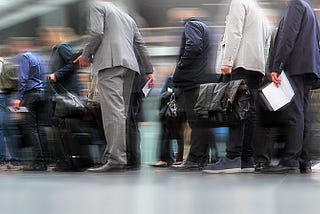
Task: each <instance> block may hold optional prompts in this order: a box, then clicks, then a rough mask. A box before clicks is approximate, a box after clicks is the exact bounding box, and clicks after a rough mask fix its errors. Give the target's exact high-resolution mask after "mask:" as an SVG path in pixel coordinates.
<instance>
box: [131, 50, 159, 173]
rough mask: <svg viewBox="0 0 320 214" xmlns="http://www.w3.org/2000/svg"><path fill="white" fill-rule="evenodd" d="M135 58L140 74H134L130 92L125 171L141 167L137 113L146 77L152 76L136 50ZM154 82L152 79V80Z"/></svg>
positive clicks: (151, 68)
mask: <svg viewBox="0 0 320 214" xmlns="http://www.w3.org/2000/svg"><path fill="white" fill-rule="evenodd" d="M134 51H135V54H136V58H137V61H138V65H139V69H140V74H139V73H136V74H135V78H134V81H133V87H132V91H131V98H130V105H129V112H128V117H127V122H126V123H127V140H126V141H127V142H126V143H127V169H139V168H140V166H141V151H140V143H141V136H140V131H139V126H138V125H139V124H138V120H139V113H140V110H141V107H142V102H143V98H144V96H145V95H144V93H143V91H142V89H143V87H144V86H145V85H146V83H147V81H146V80H147V78H146V76H147V75H152V73H153V67H152V65H151V64H149V65H148V69H150V70H146V69H145V68H144V67H143V65H144V64H143V63H142V58H141V56H140V55H139V52H138V49H137V48H136V47H135V48H134ZM153 80H154V78H153Z"/></svg>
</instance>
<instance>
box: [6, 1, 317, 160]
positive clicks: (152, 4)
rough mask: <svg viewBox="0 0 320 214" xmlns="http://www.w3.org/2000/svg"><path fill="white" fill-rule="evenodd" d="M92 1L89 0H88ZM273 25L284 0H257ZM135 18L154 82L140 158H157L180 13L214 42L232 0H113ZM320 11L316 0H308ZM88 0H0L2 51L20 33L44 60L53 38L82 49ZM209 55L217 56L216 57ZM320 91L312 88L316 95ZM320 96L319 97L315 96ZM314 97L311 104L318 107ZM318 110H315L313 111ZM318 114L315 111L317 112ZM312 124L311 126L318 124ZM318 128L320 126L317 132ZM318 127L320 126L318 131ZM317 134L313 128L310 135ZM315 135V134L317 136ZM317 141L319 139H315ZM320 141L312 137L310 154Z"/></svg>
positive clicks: (223, 132)
mask: <svg viewBox="0 0 320 214" xmlns="http://www.w3.org/2000/svg"><path fill="white" fill-rule="evenodd" d="M89 1H90V0H89ZM257 1H258V3H259V5H260V6H261V8H262V12H263V13H265V14H266V15H267V17H268V19H269V22H270V26H273V27H276V26H277V25H278V23H279V20H280V18H281V16H282V14H283V10H284V9H285V4H284V2H285V1H283V0H257ZM115 2H116V3H117V4H119V5H120V6H121V7H122V8H123V9H124V10H126V11H127V12H128V13H129V14H130V15H131V16H132V17H133V18H134V19H135V20H136V22H137V23H138V25H139V27H140V30H141V32H142V34H143V36H144V39H145V42H146V45H147V48H148V50H149V53H150V57H151V60H152V63H153V65H154V69H155V77H156V79H157V82H156V86H155V87H154V89H153V90H152V91H151V93H150V94H149V96H148V97H147V98H146V99H145V101H144V105H143V109H142V116H141V123H140V127H141V134H142V158H143V160H142V161H143V162H153V161H155V160H156V156H157V155H156V153H157V149H156V148H157V145H158V141H159V121H158V101H159V93H160V90H161V88H162V85H163V83H164V80H165V79H166V77H167V76H168V75H171V74H172V73H173V71H174V69H175V63H176V57H177V54H178V50H179V45H180V39H181V30H182V27H183V26H182V22H181V20H182V19H183V18H187V17H202V18H204V19H205V20H206V23H207V24H208V25H209V26H210V29H211V30H212V32H213V34H212V41H213V46H214V47H215V46H216V44H217V43H218V42H219V40H220V38H221V35H222V34H223V32H224V25H225V18H226V15H227V12H228V6H229V3H230V0H160V1H155V0H118V1H115ZM309 2H310V3H311V5H312V6H313V8H314V10H315V12H316V13H317V14H318V17H319V16H320V1H319V0H310V1H309ZM87 4H88V0H54V1H53V0H14V1H13V0H0V55H1V56H10V54H11V53H10V51H9V49H10V48H8V45H10V44H12V43H11V42H19V38H23V40H24V41H25V40H26V39H28V40H30V47H31V49H32V50H34V51H37V52H38V53H40V55H41V56H42V58H43V60H44V61H45V62H46V61H47V60H48V57H49V53H50V52H51V48H52V46H53V45H54V44H57V42H61V41H67V42H69V43H71V44H72V45H73V46H74V47H75V49H81V48H82V47H83V45H84V44H85V42H86V34H87V31H86V22H87ZM212 60H215V59H214V58H213V59H212ZM89 72H90V71H89V69H84V70H81V71H80V73H79V76H80V77H81V83H82V93H83V94H84V95H86V93H87V88H88V83H89ZM318 97H320V96H319V95H318V93H317V92H315V95H314V99H316V100H317V99H319V98H318ZM319 100H320V99H319ZM317 103H319V102H315V104H314V105H315V109H319V108H318V106H317ZM316 113H317V112H316ZM317 118H318V117H317ZM317 127H318V125H316V127H315V130H318V128H317ZM214 131H215V133H216V136H217V143H218V148H219V152H220V155H223V153H224V143H225V139H226V136H227V129H226V128H219V129H215V130H214ZM315 133H318V132H315ZM319 133H320V132H319ZM314 136H315V137H316V138H317V134H315V135H314ZM317 139H318V138H317ZM315 142H318V140H316V141H315ZM319 148H320V147H319V146H317V144H316V143H315V145H314V154H313V155H314V157H319V156H320V155H319V154H320V151H319V150H320V149H319Z"/></svg>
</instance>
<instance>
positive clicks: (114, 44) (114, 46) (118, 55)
mask: <svg viewBox="0 0 320 214" xmlns="http://www.w3.org/2000/svg"><path fill="white" fill-rule="evenodd" d="M89 17H90V25H89V27H90V35H91V37H90V39H89V43H88V45H87V46H86V47H85V48H84V51H83V57H84V59H86V60H88V61H92V63H93V71H94V72H98V71H101V70H103V69H106V68H113V67H117V66H122V67H125V68H128V69H130V70H133V71H136V72H138V73H139V65H138V62H137V59H136V56H135V53H134V46H135V47H136V48H137V50H138V52H139V55H140V56H141V61H142V63H143V66H144V67H145V68H146V70H147V73H152V72H153V70H152V66H151V63H150V60H149V57H148V53H147V49H146V48H145V46H144V41H143V39H142V36H141V34H140V32H139V30H138V27H137V25H136V23H135V21H134V20H133V19H132V18H131V17H130V16H129V15H128V14H126V13H124V12H123V11H121V10H120V9H119V8H118V7H116V6H115V5H114V4H113V3H111V2H103V1H93V2H92V3H91V4H90V14H89Z"/></svg>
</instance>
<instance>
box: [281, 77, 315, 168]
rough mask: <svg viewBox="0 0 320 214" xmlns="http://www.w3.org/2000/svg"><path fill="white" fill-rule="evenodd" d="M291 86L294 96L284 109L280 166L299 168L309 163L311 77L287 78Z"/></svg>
mask: <svg viewBox="0 0 320 214" xmlns="http://www.w3.org/2000/svg"><path fill="white" fill-rule="evenodd" d="M288 78H289V80H290V82H291V84H292V85H293V88H294V92H295V95H294V97H293V99H292V101H291V103H290V104H289V105H288V106H287V107H285V109H284V111H285V113H286V117H287V121H288V122H287V124H286V128H285V147H284V151H283V153H282V155H281V157H280V164H283V165H286V166H299V163H300V164H308V162H309V161H310V148H309V146H310V131H311V125H312V123H311V115H310V114H311V111H310V110H311V109H310V106H309V103H310V94H311V87H312V83H313V81H314V77H313V76H309V75H296V76H289V77H288Z"/></svg>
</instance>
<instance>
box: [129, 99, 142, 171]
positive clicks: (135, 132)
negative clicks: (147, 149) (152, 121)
mask: <svg viewBox="0 0 320 214" xmlns="http://www.w3.org/2000/svg"><path fill="white" fill-rule="evenodd" d="M142 99H143V94H142V93H132V94H131V99H130V105H129V112H128V118H127V121H126V125H127V139H126V147H127V165H129V166H140V164H141V151H140V143H141V136H140V131H139V126H138V119H139V118H138V117H139V112H140V108H141V105H142Z"/></svg>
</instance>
